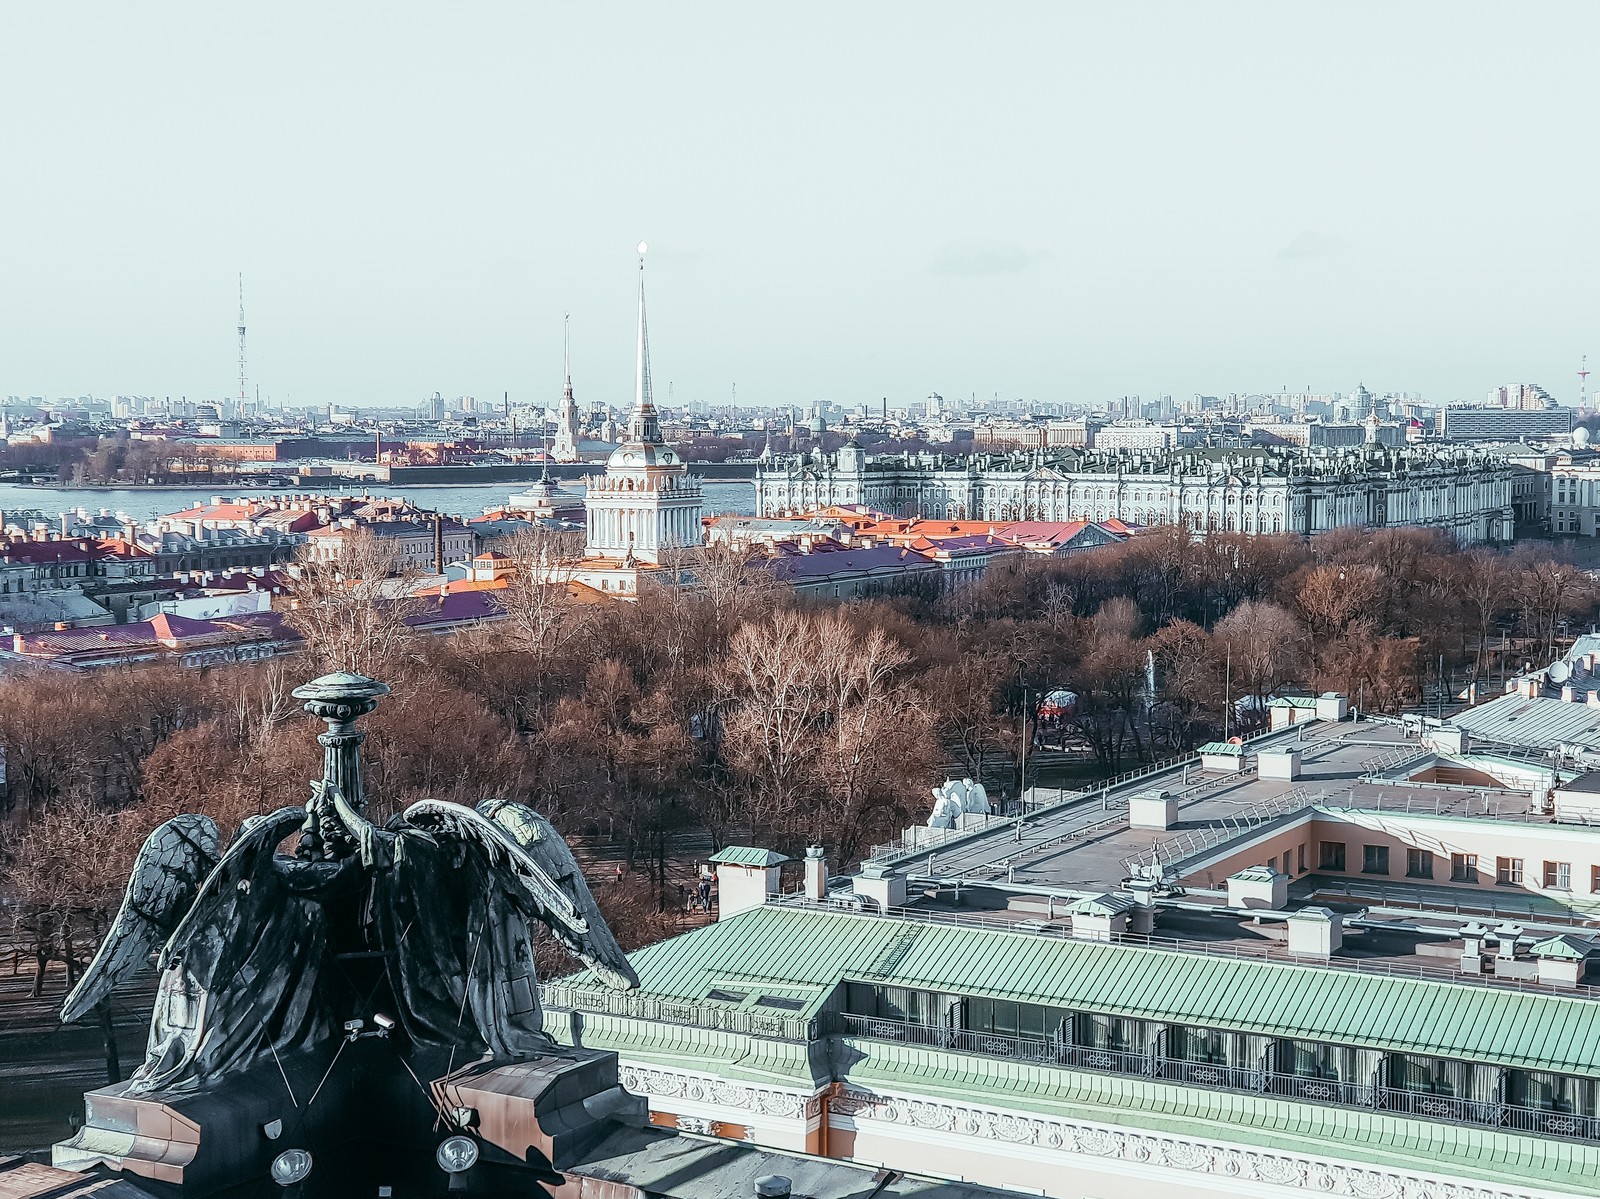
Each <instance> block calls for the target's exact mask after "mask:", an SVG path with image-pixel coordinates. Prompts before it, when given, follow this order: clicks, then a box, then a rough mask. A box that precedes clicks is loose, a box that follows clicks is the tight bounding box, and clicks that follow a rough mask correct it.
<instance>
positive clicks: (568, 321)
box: [561, 312, 572, 400]
mask: <svg viewBox="0 0 1600 1199" xmlns="http://www.w3.org/2000/svg"><path fill="white" fill-rule="evenodd" d="M561 373H562V374H563V375H564V376H566V380H567V390H566V391H565V392H564V393H563V394H564V395H565V397H566V398H567V399H569V400H570V399H571V398H572V313H570V312H564V313H562V314H561Z"/></svg>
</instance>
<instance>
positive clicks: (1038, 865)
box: [874, 721, 1555, 893]
mask: <svg viewBox="0 0 1600 1199" xmlns="http://www.w3.org/2000/svg"><path fill="white" fill-rule="evenodd" d="M1246 748H1247V749H1248V750H1249V751H1250V752H1251V753H1252V754H1254V753H1256V752H1258V751H1260V750H1274V749H1297V750H1299V751H1300V752H1301V768H1300V777H1299V778H1297V779H1295V780H1293V781H1288V780H1278V779H1263V778H1260V777H1258V775H1257V774H1256V773H1255V772H1253V771H1252V772H1248V773H1238V774H1232V775H1229V774H1223V773H1216V772H1211V771H1206V770H1203V769H1202V768H1201V766H1200V763H1199V762H1198V761H1191V762H1189V763H1186V764H1184V765H1182V766H1177V767H1173V768H1170V769H1168V770H1164V771H1159V772H1153V773H1150V774H1147V775H1144V776H1142V777H1140V778H1137V779H1134V780H1131V781H1128V782H1123V783H1115V782H1113V785H1111V786H1108V787H1106V788H1104V789H1097V790H1093V791H1089V792H1087V793H1081V794H1079V793H1074V792H1065V793H1063V794H1064V795H1065V797H1066V798H1064V799H1061V800H1056V801H1052V794H1051V792H1049V791H1048V790H1044V789H1036V790H1035V792H1034V796H1035V798H1037V799H1039V800H1042V801H1043V802H1042V803H1041V804H1039V805H1038V806H1037V807H1036V808H1035V810H1034V811H1033V812H1032V813H1030V814H1027V815H1024V816H1022V817H1021V818H1020V819H1005V820H995V821H993V822H992V823H991V824H990V825H988V826H987V827H986V828H984V829H982V830H981V831H976V832H966V833H962V834H960V835H957V836H950V837H948V838H947V839H946V841H945V842H944V843H942V844H938V845H932V846H928V847H926V848H917V849H911V848H909V847H905V846H897V847H894V848H893V849H890V850H889V851H888V852H879V853H877V854H875V855H874V856H875V857H877V858H879V859H880V860H886V861H893V862H894V863H895V864H896V865H897V866H898V868H899V869H901V870H904V871H906V872H907V873H908V874H909V875H911V876H912V877H913V878H917V877H925V878H936V879H952V880H953V879H969V880H972V881H988V882H994V881H1005V882H1012V883H1016V884H1020V885H1026V886H1030V887H1042V888H1058V889H1061V890H1063V891H1073V892H1080V893H1096V892H1102V891H1107V890H1113V889H1115V888H1117V887H1120V886H1121V885H1122V883H1123V881H1124V880H1125V879H1126V878H1127V877H1128V875H1129V873H1130V871H1129V867H1128V863H1129V862H1131V861H1133V860H1136V859H1141V858H1148V855H1149V854H1150V853H1151V851H1152V850H1154V849H1156V848H1157V847H1158V846H1168V845H1170V844H1172V843H1177V842H1182V841H1183V840H1184V838H1185V836H1186V835H1189V836H1190V838H1191V844H1197V843H1198V842H1199V841H1201V840H1203V839H1205V837H1207V836H1210V837H1214V838H1217V840H1216V842H1215V843H1216V844H1218V845H1225V844H1226V843H1227V842H1228V841H1229V840H1234V839H1237V838H1238V837H1240V836H1242V835H1243V834H1244V833H1245V832H1246V831H1248V829H1249V828H1251V827H1253V826H1255V825H1258V824H1264V823H1265V822H1266V821H1268V820H1270V819H1273V818H1275V817H1276V816H1281V815H1284V814H1286V813H1289V812H1293V811H1304V810H1306V809H1309V808H1311V807H1313V806H1321V807H1327V808H1333V809H1351V808H1353V809H1361V810H1371V811H1378V812H1390V813H1396V814H1407V815H1419V816H1420V815H1453V816H1459V817H1482V818H1487V819H1495V820H1514V821H1518V822H1521V823H1530V822H1531V823H1545V824H1554V823H1555V822H1554V820H1553V819H1552V818H1551V817H1548V816H1536V815H1530V814H1529V806H1530V795H1529V793H1528V791H1514V790H1511V789H1509V788H1504V787H1484V786H1470V785H1449V784H1441V783H1408V782H1406V781H1404V780H1403V779H1400V778H1390V779H1386V780H1384V781H1376V779H1377V778H1381V776H1383V775H1385V774H1393V773H1395V772H1396V771H1403V769H1404V767H1405V766H1406V764H1407V761H1408V760H1409V761H1412V762H1415V763H1418V764H1421V763H1424V762H1425V761H1426V760H1427V759H1430V758H1433V757H1435V756H1436V755H1435V754H1434V751H1432V750H1431V749H1428V748H1427V747H1425V746H1423V745H1420V744H1419V743H1418V742H1417V741H1416V740H1415V739H1411V738H1408V737H1407V736H1406V734H1405V731H1404V730H1403V729H1401V728H1400V727H1398V726H1395V725H1390V724H1380V723H1376V722H1371V721H1360V722H1341V723H1338V724H1334V723H1324V722H1317V723H1313V724H1305V725H1300V726H1298V727H1297V728H1295V729H1291V730H1285V731H1284V732H1282V733H1279V734H1274V735H1271V736H1268V737H1264V738H1260V739H1258V740H1256V741H1254V742H1252V743H1250V745H1249V746H1247V747H1246ZM1485 756H1493V755H1490V754H1488V753H1487V751H1486V753H1485ZM1539 764H1540V763H1539V762H1538V761H1537V760H1535V759H1529V760H1528V766H1529V767H1530V768H1536V767H1537V766H1538V765H1539ZM1368 780H1374V781H1368ZM1151 790H1164V791H1166V792H1167V793H1168V796H1169V797H1170V798H1172V799H1175V800H1176V802H1177V805H1178V819H1177V822H1176V823H1175V824H1174V825H1173V826H1172V827H1171V828H1169V829H1166V830H1159V829H1137V828H1131V827H1130V826H1129V824H1128V820H1127V807H1128V799H1129V798H1130V797H1132V796H1135V795H1138V794H1139V793H1141V792H1145V791H1151ZM1075 795H1076V798H1074V796H1075ZM1217 881H1218V885H1220V882H1221V880H1217Z"/></svg>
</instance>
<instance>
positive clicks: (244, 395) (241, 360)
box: [239, 271, 249, 413]
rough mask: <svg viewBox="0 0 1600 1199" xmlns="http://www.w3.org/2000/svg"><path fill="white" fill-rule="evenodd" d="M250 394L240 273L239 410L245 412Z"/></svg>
mask: <svg viewBox="0 0 1600 1199" xmlns="http://www.w3.org/2000/svg"><path fill="white" fill-rule="evenodd" d="M248 395H249V393H248V392H247V391H246V389H245V384H244V272H243V271H240V272H239V410H240V412H241V413H242V412H243V411H244V405H245V401H246V399H247V398H248Z"/></svg>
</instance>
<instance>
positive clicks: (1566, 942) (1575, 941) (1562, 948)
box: [1528, 933, 1594, 962]
mask: <svg viewBox="0 0 1600 1199" xmlns="http://www.w3.org/2000/svg"><path fill="white" fill-rule="evenodd" d="M1528 952H1529V953H1531V954H1532V955H1533V956H1534V957H1536V958H1563V959H1565V960H1566V961H1569V962H1581V961H1583V959H1584V958H1586V957H1588V956H1589V955H1590V954H1592V953H1593V952H1594V942H1593V941H1591V940H1590V939H1589V938H1588V937H1574V936H1572V935H1571V934H1570V933H1566V934H1562V935H1560V936H1555V937H1550V938H1548V939H1547V940H1544V941H1540V942H1538V943H1537V944H1536V945H1534V946H1533V947H1532V948H1531V949H1529V950H1528Z"/></svg>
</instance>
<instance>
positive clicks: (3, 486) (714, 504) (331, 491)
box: [0, 479, 756, 527]
mask: <svg viewBox="0 0 1600 1199" xmlns="http://www.w3.org/2000/svg"><path fill="white" fill-rule="evenodd" d="M341 482H343V481H342V480H333V479H328V480H317V481H316V482H315V483H314V484H312V485H308V486H306V487H296V488H270V489H269V488H262V487H253V488H247V489H244V490H240V491H231V490H229V489H228V488H227V487H225V486H222V485H213V486H210V487H147V488H113V487H22V486H18V485H17V484H15V483H0V511H3V512H4V513H5V514H6V518H7V519H8V520H11V519H13V518H14V514H16V513H20V512H25V511H29V510H34V511H39V512H43V513H44V514H45V516H47V517H48V518H49V519H50V522H51V525H52V527H54V525H55V518H56V516H57V514H58V513H61V512H67V511H71V510H73V509H77V508H86V509H88V510H89V512H91V513H95V512H98V511H99V510H100V509H102V508H105V509H106V510H108V511H110V512H113V513H116V512H126V513H127V514H128V515H129V516H131V517H133V518H134V519H135V520H138V521H145V520H148V519H149V518H150V517H152V516H159V515H161V514H162V513H166V512H179V511H181V510H183V509H184V508H189V507H192V506H193V505H195V504H196V503H205V502H206V501H208V500H209V499H210V498H211V497H212V496H214V495H226V496H228V497H230V498H231V497H233V496H235V495H243V496H263V497H264V496H268V495H273V494H276V493H280V492H283V491H315V492H317V493H320V494H326V495H372V496H390V497H397V498H400V497H403V498H404V499H407V500H410V501H411V502H412V503H413V504H416V505H417V506H418V507H421V508H427V509H430V510H431V511H434V512H443V513H445V514H446V515H449V516H466V517H472V516H481V515H482V514H483V510H484V509H485V508H490V507H495V506H498V505H500V504H503V503H505V501H506V498H507V497H508V496H511V495H515V494H516V493H517V492H519V491H526V490H528V488H529V487H531V486H532V485H533V484H532V483H531V482H528V483H489V484H483V483H474V484H471V485H468V486H457V487H404V486H401V487H390V486H388V485H387V484H384V483H356V484H353V485H352V484H349V483H344V485H343V486H338V485H337V484H338V483H341ZM561 487H562V489H563V490H564V491H571V492H576V493H578V494H581V493H582V492H583V484H582V483H579V482H576V481H574V482H564V483H562V484H561ZM702 487H703V488H704V490H705V497H706V499H705V507H706V512H707V514H710V513H716V512H731V513H739V514H743V515H748V514H751V513H753V512H755V510H756V492H755V486H754V485H753V484H751V483H749V482H745V481H743V480H707V481H706V482H704V483H703V484H702Z"/></svg>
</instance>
